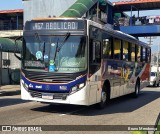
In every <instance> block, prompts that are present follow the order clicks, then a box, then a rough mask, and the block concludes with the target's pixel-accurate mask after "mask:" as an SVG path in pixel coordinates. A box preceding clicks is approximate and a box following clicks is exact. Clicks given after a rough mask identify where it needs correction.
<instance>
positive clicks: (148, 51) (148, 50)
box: [147, 48, 151, 62]
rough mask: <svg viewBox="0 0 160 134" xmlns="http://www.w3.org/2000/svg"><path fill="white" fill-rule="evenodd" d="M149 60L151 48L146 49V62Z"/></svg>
mask: <svg viewBox="0 0 160 134" xmlns="http://www.w3.org/2000/svg"><path fill="white" fill-rule="evenodd" d="M150 61H151V49H149V48H148V49H147V62H150Z"/></svg>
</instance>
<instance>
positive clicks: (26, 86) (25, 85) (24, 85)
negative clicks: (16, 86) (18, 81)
mask: <svg viewBox="0 0 160 134" xmlns="http://www.w3.org/2000/svg"><path fill="white" fill-rule="evenodd" d="M22 85H23V87H24V88H25V89H26V90H28V85H27V84H26V83H23V82H22Z"/></svg>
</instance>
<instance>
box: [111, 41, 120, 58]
mask: <svg viewBox="0 0 160 134" xmlns="http://www.w3.org/2000/svg"><path fill="white" fill-rule="evenodd" d="M113 44H114V56H113V57H114V59H117V60H120V59H121V40H119V39H114V40H113Z"/></svg>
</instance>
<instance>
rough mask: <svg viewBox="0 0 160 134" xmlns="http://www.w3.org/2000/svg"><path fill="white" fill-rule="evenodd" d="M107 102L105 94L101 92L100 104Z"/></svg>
mask: <svg viewBox="0 0 160 134" xmlns="http://www.w3.org/2000/svg"><path fill="white" fill-rule="evenodd" d="M106 100H107V96H106V92H104V91H103V92H102V102H103V103H105V102H106Z"/></svg>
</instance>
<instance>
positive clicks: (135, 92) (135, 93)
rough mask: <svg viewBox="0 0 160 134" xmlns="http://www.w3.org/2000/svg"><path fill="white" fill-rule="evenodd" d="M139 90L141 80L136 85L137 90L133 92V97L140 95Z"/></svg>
mask: <svg viewBox="0 0 160 134" xmlns="http://www.w3.org/2000/svg"><path fill="white" fill-rule="evenodd" d="M139 92H140V82H139V81H137V82H136V86H135V91H134V93H133V97H134V98H137V97H138V96H139Z"/></svg>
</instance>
